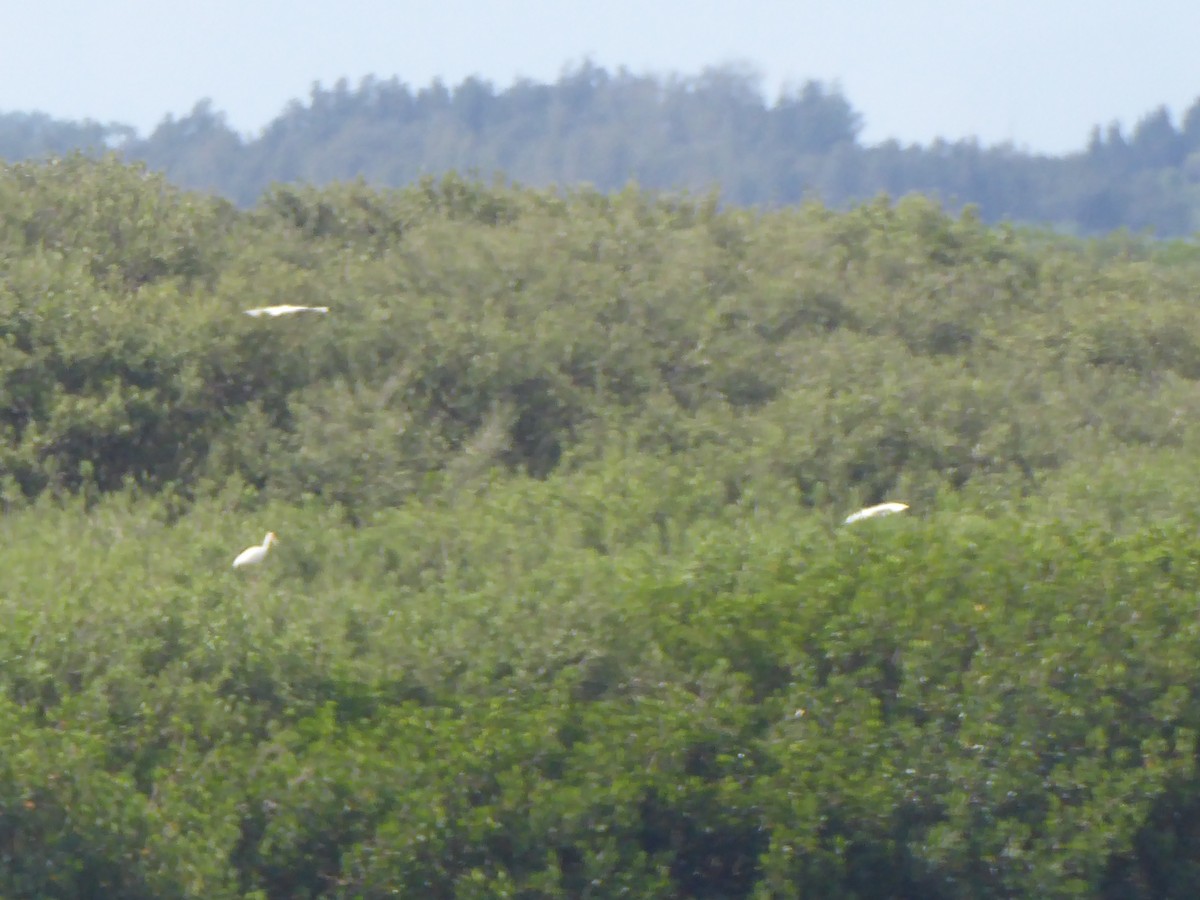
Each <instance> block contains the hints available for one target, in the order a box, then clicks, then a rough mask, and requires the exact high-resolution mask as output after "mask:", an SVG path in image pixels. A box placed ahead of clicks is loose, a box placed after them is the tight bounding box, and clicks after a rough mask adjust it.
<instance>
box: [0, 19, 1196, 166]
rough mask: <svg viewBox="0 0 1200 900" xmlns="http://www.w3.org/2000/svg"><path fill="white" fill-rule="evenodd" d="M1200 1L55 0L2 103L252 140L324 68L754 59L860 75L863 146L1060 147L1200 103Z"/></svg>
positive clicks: (669, 68) (506, 68) (857, 103)
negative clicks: (209, 122)
mask: <svg viewBox="0 0 1200 900" xmlns="http://www.w3.org/2000/svg"><path fill="white" fill-rule="evenodd" d="M1198 39H1200V2H1197V0H1141V2H1138V0H844V2H840V3H839V2H835V0H791V2H788V0H597V2H572V0H558V2H551V0H504V2H499V0H497V2H491V0H486V2H485V0H476V2H467V0H392V2H387V0H337V2H317V0H188V2H186V3H185V2H163V0H160V2H149V0H108V2H83V0H57V2H56V0H47V2H45V3H18V2H16V0H3V2H0V111H2V112H15V111H26V112H27V111H41V112H46V113H49V114H51V115H53V116H55V117H57V118H69V119H82V118H85V117H87V118H93V119H98V120H100V121H105V122H107V121H117V122H122V123H125V124H129V125H133V126H134V127H136V128H137V129H138V130H139V131H140V132H141V133H142V134H146V133H148V132H149V131H150V130H152V129H153V127H154V126H155V125H156V124H157V123H158V122H159V121H161V120H162V118H163V117H164V116H165V115H167V114H168V113H169V114H172V115H175V116H180V115H184V114H186V113H187V112H188V111H190V110H191V109H192V107H193V106H194V105H195V103H196V101H198V100H200V99H202V98H206V97H207V98H210V99H211V100H212V102H213V105H214V107H215V108H216V109H217V110H219V111H221V112H224V113H225V114H226V115H227V117H228V121H229V123H230V125H231V126H233V127H234V128H236V129H237V130H239V131H241V132H243V133H246V134H254V133H256V132H257V131H258V130H259V129H260V128H262V127H263V126H264V125H265V124H267V123H268V122H269V121H270V120H271V119H272V118H274V117H275V116H276V115H278V114H279V113H280V112H281V111H282V110H283V108H284V106H285V105H286V104H287V102H288V101H289V100H292V99H300V100H303V99H305V98H307V96H308V93H309V88H310V87H311V85H312V84H313V83H314V82H320V83H322V84H324V85H326V86H330V85H332V84H333V83H334V82H335V81H336V80H337V79H338V78H340V77H346V78H348V79H349V80H350V81H351V83H357V82H358V80H359V79H360V78H362V77H363V76H365V75H375V76H377V77H380V78H390V77H392V76H395V77H398V78H399V79H400V80H401V81H403V82H405V83H407V84H409V85H411V86H413V87H421V86H424V85H426V84H428V83H429V82H430V81H431V80H432V79H434V78H435V77H440V78H442V80H443V81H445V82H446V83H447V84H448V85H450V86H453V85H455V84H457V83H458V82H459V81H461V80H462V79H463V78H465V77H467V76H469V75H478V76H480V77H482V78H485V79H487V80H489V81H491V82H493V83H494V84H495V85H496V86H497V87H498V88H503V87H507V86H508V85H509V84H511V83H512V81H513V80H514V79H515V78H517V77H527V78H531V79H534V80H537V81H552V80H554V79H556V78H557V77H558V76H559V74H560V73H561V72H562V70H563V68H564V67H565V66H570V65H574V64H578V63H579V62H580V61H582V60H583V59H585V58H588V59H591V60H592V61H593V62H595V63H596V64H598V65H602V66H604V67H606V68H609V69H615V68H616V67H618V66H622V65H623V66H625V67H627V68H628V69H630V70H631V71H633V72H635V73H639V74H642V73H656V74H669V73H674V74H682V75H694V74H698V73H699V72H700V70H701V69H703V68H704V67H705V66H709V65H718V64H722V63H729V62H737V63H749V64H750V65H752V66H753V67H755V68H756V69H757V70H758V71H759V72H761V74H762V76H763V87H764V90H765V93H766V94H767V96H768V98H769V99H772V100H773V99H774V97H775V96H776V95H777V93H778V90H779V88H780V87H781V86H782V85H785V84H798V83H803V82H804V81H806V80H808V79H818V80H821V81H824V82H827V83H832V82H836V83H838V84H839V85H840V86H841V89H842V91H843V93H844V94H845V96H846V98H847V100H849V102H850V103H851V105H853V106H854V108H855V109H856V110H858V112H859V113H860V114H861V115H862V116H863V119H864V123H865V128H864V131H863V135H862V137H863V139H864V140H865V141H866V142H868V143H875V142H878V141H881V140H884V139H887V138H896V139H898V140H901V141H903V142H905V143H909V142H920V143H927V142H928V141H930V140H932V139H933V138H935V137H945V138H948V139H952V140H954V139H958V138H962V137H966V136H969V135H974V136H977V137H978V138H979V139H980V140H982V141H983V142H984V143H986V144H993V143H998V142H1001V141H1011V142H1013V143H1014V144H1016V145H1017V146H1018V147H1021V148H1024V149H1028V150H1035V151H1045V152H1051V153H1061V152H1065V151H1068V150H1074V149H1080V148H1082V147H1083V145H1084V144H1085V142H1086V140H1087V135H1088V130H1089V129H1090V128H1091V126H1092V125H1094V124H1102V125H1103V124H1107V123H1108V122H1111V121H1113V120H1117V121H1120V122H1121V123H1122V124H1123V125H1124V126H1125V127H1126V128H1127V129H1128V128H1129V127H1131V126H1132V125H1133V124H1134V123H1135V122H1136V121H1137V119H1138V118H1140V117H1141V116H1143V115H1144V114H1146V113H1147V112H1149V111H1150V110H1152V109H1153V108H1155V107H1157V106H1159V105H1161V104H1165V105H1166V106H1167V107H1168V108H1169V109H1170V110H1171V111H1172V113H1173V114H1174V115H1175V117H1176V121H1178V119H1179V117H1180V116H1181V115H1182V113H1183V112H1184V111H1185V110H1186V109H1187V108H1188V107H1189V106H1191V104H1192V103H1193V102H1194V100H1195V99H1196V98H1197V97H1198V96H1200V51H1198V50H1197V40H1198Z"/></svg>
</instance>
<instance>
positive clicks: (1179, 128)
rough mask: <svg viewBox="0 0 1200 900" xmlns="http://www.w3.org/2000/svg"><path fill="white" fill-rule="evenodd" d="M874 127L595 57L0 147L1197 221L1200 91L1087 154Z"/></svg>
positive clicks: (32, 130) (1151, 225)
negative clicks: (548, 72)
mask: <svg viewBox="0 0 1200 900" xmlns="http://www.w3.org/2000/svg"><path fill="white" fill-rule="evenodd" d="M861 126H862V117H861V116H860V115H859V113H858V112H856V111H855V110H854V108H853V107H852V106H851V104H850V103H849V101H848V100H847V99H846V98H845V97H844V96H843V95H842V93H841V91H840V90H839V89H838V88H837V87H836V86H831V85H826V84H822V83H820V82H815V81H810V82H808V83H806V84H804V85H803V86H800V87H797V88H795V89H792V90H788V91H785V92H783V93H782V94H780V95H779V96H778V97H777V98H776V99H774V100H773V101H772V100H768V99H767V98H765V97H764V95H763V92H762V91H761V90H760V81H759V79H758V77H757V76H756V75H755V74H754V73H753V72H751V71H748V70H747V69H745V68H742V67H737V66H722V67H715V68H711V69H706V70H704V71H703V72H701V73H700V74H699V75H697V76H693V77H682V76H667V77H664V76H655V75H637V74H632V73H630V72H628V71H626V70H624V69H619V70H617V71H616V72H610V71H608V70H606V69H604V68H602V67H599V66H596V65H593V64H591V63H584V64H581V65H580V66H577V67H575V68H572V69H569V70H566V71H565V72H564V73H563V74H562V76H560V77H559V79H558V80H557V81H556V82H554V83H552V84H543V83H536V82H532V81H518V82H517V83H515V84H513V85H512V86H511V87H508V88H506V89H497V88H496V87H495V86H494V85H492V84H491V83H489V82H488V81H485V80H481V79H479V78H468V79H466V80H465V81H463V82H462V83H460V84H458V85H457V86H455V87H447V86H446V85H445V84H443V83H442V82H440V81H434V82H433V83H432V84H430V85H428V86H426V87H422V88H418V89H414V88H412V87H410V86H408V85H406V84H404V83H402V82H400V81H398V80H396V79H391V80H386V81H385V80H380V79H376V78H366V79H364V80H363V81H361V82H360V83H359V84H358V85H357V86H352V85H350V84H349V83H348V82H346V81H345V80H342V81H339V82H337V83H336V84H335V85H333V86H332V87H330V88H325V87H322V86H320V85H315V86H314V87H313V88H312V91H311V93H310V95H309V97H308V99H307V101H305V102H301V101H298V100H297V101H293V102H292V103H290V104H289V105H288V106H287V108H286V109H285V110H284V111H283V112H282V113H281V114H280V115H279V116H278V117H277V118H275V120H274V121H272V122H271V123H270V124H269V125H268V126H267V127H266V128H264V129H263V130H262V132H261V133H260V134H258V135H257V136H244V135H240V134H239V133H237V132H236V131H235V130H233V129H232V128H230V126H229V125H228V123H227V121H226V118H225V116H224V114H223V113H221V112H220V111H218V110H215V109H213V106H212V104H211V102H209V101H207V100H202V101H200V102H199V103H197V104H196V106H195V107H194V109H193V110H192V111H191V113H189V114H188V115H187V116H184V117H182V118H179V119H176V118H174V117H170V116H168V117H166V118H165V119H164V120H163V121H162V122H161V123H160V124H159V125H158V127H157V128H155V130H154V131H153V132H152V133H151V134H150V135H148V136H146V137H142V136H140V135H139V134H138V133H137V132H136V130H135V129H133V128H131V127H129V126H127V125H122V124H102V123H98V122H94V121H84V122H71V121H61V120H56V119H53V118H51V117H49V116H47V115H44V114H41V113H0V158H4V159H7V160H10V161H15V160H21V159H29V158H38V157H45V156H51V155H65V154H68V153H71V152H75V151H84V152H89V153H96V152H102V151H107V150H111V151H114V152H116V153H118V154H119V155H121V156H122V157H124V158H126V159H130V160H141V161H144V162H145V163H146V164H147V165H149V166H150V167H151V168H153V169H155V170H159V171H162V172H164V173H165V174H166V175H167V177H168V178H170V179H171V180H172V181H173V182H175V183H176V184H179V185H181V186H184V187H188V188H194V189H201V190H206V191H214V192H217V193H219V194H221V195H224V196H226V197H228V198H230V199H231V200H233V201H235V202H236V203H238V204H241V205H243V206H249V205H253V204H254V203H255V202H256V201H257V200H258V198H259V197H260V196H261V194H262V192H263V190H264V189H265V188H266V187H268V186H269V185H270V184H272V183H274V182H307V183H311V184H317V185H320V184H326V183H330V182H334V181H345V180H354V179H363V180H365V181H366V182H368V183H370V184H373V185H377V186H384V187H399V186H402V185H405V184H410V183H412V182H414V181H416V180H418V179H419V178H421V177H423V176H427V175H440V174H443V173H445V172H447V171H451V170H454V171H458V172H460V173H468V174H469V173H474V174H476V175H478V176H479V177H482V178H490V177H493V176H496V175H499V176H502V177H504V178H506V179H509V180H512V181H515V182H519V183H522V184H526V185H531V186H551V185H561V186H572V185H582V184H588V185H591V186H593V187H594V188H596V189H598V190H601V191H606V192H607V191H613V190H618V189H620V188H622V187H624V186H626V185H628V184H629V183H630V182H635V183H637V184H638V185H640V186H641V187H644V188H649V189H654V190H663V191H687V192H692V193H707V192H710V191H716V192H718V193H719V195H720V197H721V200H722V201H723V202H725V203H729V204H736V205H742V206H763V207H778V206H783V205H788V204H794V203H797V202H801V201H804V200H807V199H819V200H821V201H822V202H824V203H826V204H829V205H830V206H834V207H845V206H849V205H852V204H854V203H857V202H861V201H863V200H865V199H868V198H871V197H874V196H878V195H879V194H887V195H890V196H901V195H904V194H908V193H914V192H919V193H923V194H927V195H930V196H933V197H936V198H938V199H939V200H940V201H941V202H943V203H944V204H945V205H946V206H948V207H950V208H952V209H955V208H958V207H961V206H964V205H967V204H972V205H975V206H977V207H978V209H979V212H980V215H981V216H982V217H983V219H984V220H986V221H990V222H997V221H1005V220H1007V221H1012V222H1017V223H1024V224H1037V225H1043V226H1049V227H1052V228H1055V229H1057V230H1061V231H1065V232H1068V233H1074V234H1085V235H1086V234H1098V233H1104V232H1109V231H1113V230H1117V229H1121V228H1126V229H1130V230H1132V231H1138V232H1142V231H1149V232H1152V233H1153V234H1155V235H1158V236H1161V237H1180V236H1186V235H1191V234H1193V233H1195V232H1197V231H1198V230H1200V98H1198V99H1197V101H1196V102H1195V103H1193V104H1192V106H1191V107H1190V108H1189V109H1188V110H1187V112H1186V113H1185V115H1184V116H1183V119H1182V121H1181V122H1180V123H1178V124H1176V123H1175V122H1174V121H1172V117H1171V114H1170V112H1169V111H1168V110H1167V109H1166V107H1159V108H1158V109H1156V110H1153V111H1151V112H1149V113H1147V114H1146V115H1145V116H1144V117H1143V118H1142V119H1141V120H1140V121H1139V122H1138V123H1137V124H1136V125H1135V127H1134V128H1133V129H1132V130H1131V131H1130V132H1129V133H1128V134H1127V133H1124V132H1123V130H1122V129H1121V127H1120V126H1119V125H1118V124H1111V125H1108V126H1106V127H1101V126H1099V125H1098V126H1096V127H1095V128H1094V129H1093V130H1092V134H1091V137H1090V139H1089V140H1088V142H1087V145H1086V147H1085V148H1083V149H1082V150H1080V151H1079V152H1077V153H1072V154H1067V155H1065V156H1057V157H1054V156H1045V155H1039V154H1031V153H1028V152H1024V151H1021V150H1019V149H1017V148H1015V147H1013V146H1012V145H1009V144H1000V145H994V146H981V145H980V144H979V142H978V141H976V140H973V139H967V140H959V141H954V142H950V141H944V140H937V141H934V142H933V143H932V144H930V145H928V146H921V145H902V144H900V143H899V142H897V141H885V142H883V143H881V144H875V145H870V146H868V145H864V144H863V143H861V141H860V139H859V138H860V132H861Z"/></svg>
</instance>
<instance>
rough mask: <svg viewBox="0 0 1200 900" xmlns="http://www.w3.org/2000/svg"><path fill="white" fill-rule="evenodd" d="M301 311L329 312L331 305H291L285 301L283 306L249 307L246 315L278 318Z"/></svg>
mask: <svg viewBox="0 0 1200 900" xmlns="http://www.w3.org/2000/svg"><path fill="white" fill-rule="evenodd" d="M299 312H315V313H327V312H329V307H328V306H291V305H289V304H287V303H284V304H282V305H281V306H262V307H259V308H258V309H248V310H246V315H248V316H254V317H255V318H256V319H257V318H258V317H259V316H271V317H272V318H277V317H278V316H290V315H292V314H293V313H299Z"/></svg>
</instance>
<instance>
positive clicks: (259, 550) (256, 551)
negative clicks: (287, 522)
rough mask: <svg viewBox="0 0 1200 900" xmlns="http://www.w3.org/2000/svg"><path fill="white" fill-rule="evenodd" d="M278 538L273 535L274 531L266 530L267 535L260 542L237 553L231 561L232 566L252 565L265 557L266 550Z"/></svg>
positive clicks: (236, 567)
mask: <svg viewBox="0 0 1200 900" xmlns="http://www.w3.org/2000/svg"><path fill="white" fill-rule="evenodd" d="M278 540H279V538H277V537H275V532H273V531H268V532H267V536H266V537H265V538H263V542H262V543H261V544H255V545H254V546H253V547H247V548H246V549H245V550H243V551H242V552H241V553H239V554H238V555H237V558H236V559H235V560H234V561H233V567H234V568H235V569H238V568H241V567H242V566H253V565H255V564H257V563H260V562H262V561H263V560H264V559H266V558H267V551H268V550H270V549H271V545H272V544H274V543H275V542H276V541H278Z"/></svg>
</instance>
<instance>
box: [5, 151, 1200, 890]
mask: <svg viewBox="0 0 1200 900" xmlns="http://www.w3.org/2000/svg"><path fill="white" fill-rule="evenodd" d="M0 255H2V258H3V259H4V265H3V269H2V271H0V396H2V397H3V400H2V402H0V430H2V431H3V438H4V440H3V442H2V443H0V507H2V511H3V514H2V515H0V572H3V578H2V579H0V612H2V615H3V620H4V622H5V627H4V629H3V631H2V632H0V719H2V721H3V725H4V727H3V729H0V734H3V738H2V740H3V741H4V744H5V747H4V752H3V754H0V893H3V894H4V895H6V896H46V897H80V896H94V897H102V896H103V897H113V896H122V897H156V898H158V897H185V896H187V897H192V896H195V897H209V898H211V897H280V898H282V897H359V896H362V897H374V896H384V895H388V894H389V892H398V893H399V894H400V895H404V896H421V897H480V898H482V897H503V896H511V897H521V898H533V897H552V896H570V897H580V896H591V897H608V896H636V897H664V898H665V897H681V896H687V897H754V898H766V897H790V896H863V897H867V896H922V897H959V896H995V897H1001V896H1012V895H1014V894H1019V895H1030V896H1046V897H1051V896H1079V895H1081V894H1085V895H1095V896H1109V897H1138V896H1145V897H1155V896H1186V895H1189V894H1191V893H1193V892H1194V891H1195V890H1196V888H1197V885H1198V884H1200V844H1198V842H1197V838H1196V835H1197V834H1200V777H1198V772H1197V755H1196V754H1197V744H1196V741H1197V736H1198V735H1200V690H1198V688H1197V685H1198V684H1200V681H1198V679H1197V674H1198V673H1197V664H1196V657H1197V654H1196V650H1197V646H1198V641H1200V616H1198V615H1197V609H1196V596H1197V590H1198V588H1200V513H1197V511H1196V509H1195V497H1196V492H1195V488H1194V482H1195V478H1194V471H1195V453H1194V451H1193V450H1192V448H1193V447H1194V446H1195V441H1196V438H1197V436H1198V435H1197V426H1196V421H1197V417H1196V415H1195V413H1196V411H1197V407H1198V405H1200V400H1198V399H1197V397H1198V395H1197V390H1196V388H1197V384H1196V381H1197V379H1200V327H1198V326H1197V325H1196V324H1195V320H1194V316H1193V315H1192V307H1193V291H1194V285H1195V283H1196V276H1197V274H1198V267H1200V253H1198V252H1197V251H1196V249H1195V247H1194V246H1193V245H1192V244H1189V243H1183V242H1180V243H1174V244H1150V243H1148V242H1143V241H1140V240H1134V239H1131V238H1128V237H1127V236H1116V237H1113V238H1110V239H1106V240H1103V241H1087V242H1084V241H1075V240H1063V239H1059V238H1055V237H1053V236H1047V235H1040V234H1035V233H1027V232H1017V231H1013V230H1010V229H1003V228H1001V229H995V228H989V227H985V226H984V225H982V224H981V223H980V222H978V221H977V220H976V219H975V218H974V217H973V216H972V215H971V214H970V213H969V212H968V213H967V214H965V215H963V216H961V217H954V218H951V217H947V216H946V215H944V214H943V213H942V212H941V211H940V210H939V209H938V208H937V207H936V206H934V205H933V204H931V203H929V202H927V201H925V200H922V199H920V198H906V199H904V200H901V201H899V202H896V203H890V202H886V201H883V200H880V201H878V202H875V203H872V204H869V205H866V206H863V207H861V208H858V209H856V210H853V211H851V212H847V213H833V212H830V211H829V210H826V209H824V208H822V207H820V206H816V205H813V206H806V207H802V208H797V209H791V210H787V211H782V212H777V213H771V214H754V213H750V212H747V211H743V210H737V209H733V210H720V209H718V208H716V206H715V204H714V203H712V202H711V200H709V199H706V198H686V197H685V198H678V197H656V196H652V195H649V194H645V193H642V192H638V191H636V190H632V189H631V190H628V191H626V192H624V193H622V194H620V195H618V196H613V197H607V196H602V195H600V194H597V193H592V192H589V191H576V192H560V193H555V192H543V191H532V190H526V189H521V188H516V187H511V186H506V185H492V186H487V185H482V184H478V183H473V182H468V181H463V180H461V179H458V178H455V177H449V178H446V179H443V180H440V181H428V182H424V183H421V184H419V185H416V186H414V187H412V188H410V189H406V190H403V191H397V192H377V191H373V190H368V189H367V188H365V187H362V186H358V185H342V186H338V187H331V188H325V189H321V190H316V189H313V190H300V189H293V188H278V189H276V190H275V191H274V192H272V193H271V194H270V195H269V196H268V197H267V198H265V199H264V201H263V202H262V203H261V204H260V205H259V206H258V207H256V208H255V209H253V210H251V211H248V212H239V211H236V210H234V209H233V208H232V207H230V206H228V205H227V204H225V203H223V202H221V201H218V200H214V199H211V198H207V197H203V196H199V195H192V194H186V193H181V192H178V191H175V190H173V189H171V188H170V187H169V186H168V185H166V184H165V183H163V182H162V181H160V180H159V179H157V178H156V177H154V176H150V175H148V174H146V173H145V172H144V171H142V170H139V169H136V168H130V167H125V166H122V165H119V164H117V163H116V162H114V161H112V160H107V161H99V162H96V161H87V160H83V159H79V158H76V159H68V160H62V161H59V162H57V163H53V164H38V165H18V166H11V167H7V168H5V169H3V170H0ZM271 303H302V304H304V303H312V304H317V305H328V306H329V307H331V312H330V314H329V315H328V316H324V317H311V318H304V317H294V318H284V319H279V320H266V321H264V320H259V319H253V318H250V317H247V316H244V315H242V313H241V311H242V310H244V309H246V308H249V307H253V306H261V305H266V304H271ZM885 499H900V500H904V501H906V502H909V503H910V504H912V509H911V511H910V513H908V514H906V515H905V516H896V517H891V518H887V519H881V520H873V521H865V522H860V523H856V525H855V526H854V527H852V528H843V527H840V522H841V520H842V519H843V518H844V516H845V515H846V513H848V512H850V511H852V510H853V509H855V508H857V507H859V506H862V505H866V504H868V503H874V502H878V501H881V500H885ZM267 530H273V531H275V532H277V533H278V534H279V536H280V538H281V543H280V544H279V545H278V546H277V547H275V548H274V549H273V550H272V552H271V554H270V556H269V557H268V559H267V561H266V563H265V564H264V565H262V566H259V567H254V568H252V569H248V570H239V571H234V570H232V569H231V568H230V563H231V561H232V558H233V556H234V554H235V553H236V552H237V551H238V550H240V549H241V548H242V547H244V546H246V545H248V544H250V543H254V542H257V541H259V540H260V539H261V537H262V534H263V533H264V532H265V531H267Z"/></svg>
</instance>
